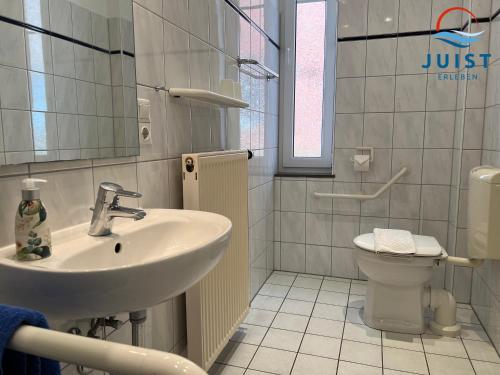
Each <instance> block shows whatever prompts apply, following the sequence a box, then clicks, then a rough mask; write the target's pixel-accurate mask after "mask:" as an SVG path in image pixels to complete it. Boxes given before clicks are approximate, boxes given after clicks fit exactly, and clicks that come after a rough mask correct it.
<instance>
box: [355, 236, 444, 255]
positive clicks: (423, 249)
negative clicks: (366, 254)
mask: <svg viewBox="0 0 500 375" xmlns="http://www.w3.org/2000/svg"><path fill="white" fill-rule="evenodd" d="M413 240H414V241H415V247H416V248H417V252H416V253H415V254H414V256H418V257H436V256H438V255H441V254H442V253H443V248H442V247H441V245H440V244H439V242H438V241H437V240H436V239H435V238H434V237H430V236H419V235H416V234H414V235H413ZM354 244H355V245H356V246H358V247H359V248H361V249H363V250H367V251H373V252H375V240H374V237H373V233H365V234H361V235H359V236H357V237H356V238H355V239H354ZM405 256H407V255H405ZM410 256H411V255H410Z"/></svg>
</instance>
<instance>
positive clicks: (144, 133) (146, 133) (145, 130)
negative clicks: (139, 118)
mask: <svg viewBox="0 0 500 375" xmlns="http://www.w3.org/2000/svg"><path fill="white" fill-rule="evenodd" d="M139 143H140V144H142V145H152V144H153V140H152V137H151V124H150V123H148V124H147V123H139Z"/></svg>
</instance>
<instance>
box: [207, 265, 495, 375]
mask: <svg viewBox="0 0 500 375" xmlns="http://www.w3.org/2000/svg"><path fill="white" fill-rule="evenodd" d="M365 290H366V283H365V282H363V281H358V280H349V279H337V278H331V277H324V278H323V277H320V276H313V275H302V274H300V275H298V274H294V273H287V272H274V273H273V274H272V275H271V277H270V278H269V280H267V282H266V284H265V285H264V286H263V287H262V289H261V290H260V292H259V294H258V295H257V296H256V297H255V299H254V300H253V302H252V309H251V310H250V313H249V315H248V317H247V319H246V321H245V323H244V324H242V325H241V327H240V329H239V330H238V332H237V333H236V334H235V335H234V336H233V338H232V339H231V341H230V342H229V344H228V345H227V347H226V348H225V349H224V351H223V353H222V354H221V355H220V357H219V358H218V360H217V363H216V364H215V365H214V366H213V367H212V369H211V370H210V372H209V373H210V374H224V375H241V374H245V375H259V374H263V375H265V374H292V375H329V374H332V375H335V374H338V375H358V374H359V375H372V374H373V375H382V374H384V375H405V374H406V375H408V373H411V374H431V375H437V374H439V375H448V374H450V375H451V374H452V375H462V374H463V375H468V374H472V375H473V374H477V375H499V374H500V357H499V356H498V355H497V353H496V351H495V349H494V348H493V346H492V345H491V343H490V341H489V340H488V337H487V335H486V333H485V332H484V330H483V328H482V327H481V325H480V324H479V321H478V320H477V318H476V316H475V314H474V311H473V310H472V309H471V308H470V306H468V305H459V306H460V308H459V309H458V311H457V318H458V321H460V322H461V324H462V337H460V338H456V339H451V338H444V337H438V336H433V335H431V334H424V335H406V334H397V333H392V332H381V331H378V330H375V329H371V328H369V327H367V326H365V325H364V324H363V322H362V320H361V318H360V311H361V310H360V308H361V307H362V305H363V300H364V294H365Z"/></svg>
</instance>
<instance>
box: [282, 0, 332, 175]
mask: <svg viewBox="0 0 500 375" xmlns="http://www.w3.org/2000/svg"><path fill="white" fill-rule="evenodd" d="M324 1H325V4H326V18H327V20H326V22H325V25H326V26H325V63H324V64H325V65H324V80H323V124H322V145H321V153H322V155H321V156H320V157H295V156H294V155H293V149H294V127H295V121H294V117H295V43H296V19H297V3H308V2H318V0H297V1H295V0H294V1H289V0H288V1H283V2H282V4H283V8H282V14H283V18H282V30H281V31H282V34H281V35H282V36H283V37H282V41H281V43H282V47H281V69H280V70H281V77H280V81H281V82H282V84H281V100H280V107H281V111H280V114H281V115H280V117H281V120H280V122H281V125H280V127H281V134H282V137H281V143H282V152H281V168H280V169H281V170H282V171H289V170H291V169H299V170H300V169H301V168H309V169H311V168H312V169H311V172H325V170H326V169H330V170H333V123H334V118H335V68H336V55H337V17H338V3H337V0H324Z"/></svg>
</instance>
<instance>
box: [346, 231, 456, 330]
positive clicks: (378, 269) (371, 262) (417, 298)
mask: <svg viewBox="0 0 500 375" xmlns="http://www.w3.org/2000/svg"><path fill="white" fill-rule="evenodd" d="M413 237H414V240H415V245H416V248H417V253H416V254H415V255H410V256H392V255H385V254H377V253H375V251H374V238H373V233H367V234H362V235H360V236H358V237H356V238H355V239H354V243H355V244H356V246H357V254H356V258H357V262H358V266H359V268H360V269H361V271H363V272H364V274H365V275H366V276H367V278H368V286H367V291H366V297H365V305H364V311H363V319H364V322H365V324H366V325H368V326H370V327H372V328H376V329H380V330H387V331H394V332H402V333H413V334H420V333H423V332H424V331H425V328H426V324H425V318H424V311H425V308H427V307H430V308H432V309H434V310H435V318H434V321H432V322H431V329H432V330H433V331H434V332H436V333H438V334H441V335H446V336H457V335H458V334H459V333H460V326H458V325H456V322H455V313H456V311H455V308H456V306H455V300H454V299H453V296H451V294H449V293H448V292H447V291H444V290H442V289H435V290H431V289H430V288H429V287H428V285H429V282H430V280H431V278H432V272H433V267H434V266H435V265H436V264H437V263H438V262H439V261H441V260H444V259H446V257H447V254H446V251H445V250H444V249H443V248H442V247H441V246H440V245H439V243H438V242H437V240H436V239H435V238H433V237H427V236H416V235H414V236H413ZM443 296H446V298H443ZM436 316H438V317H442V318H440V319H438V320H439V321H436Z"/></svg>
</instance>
